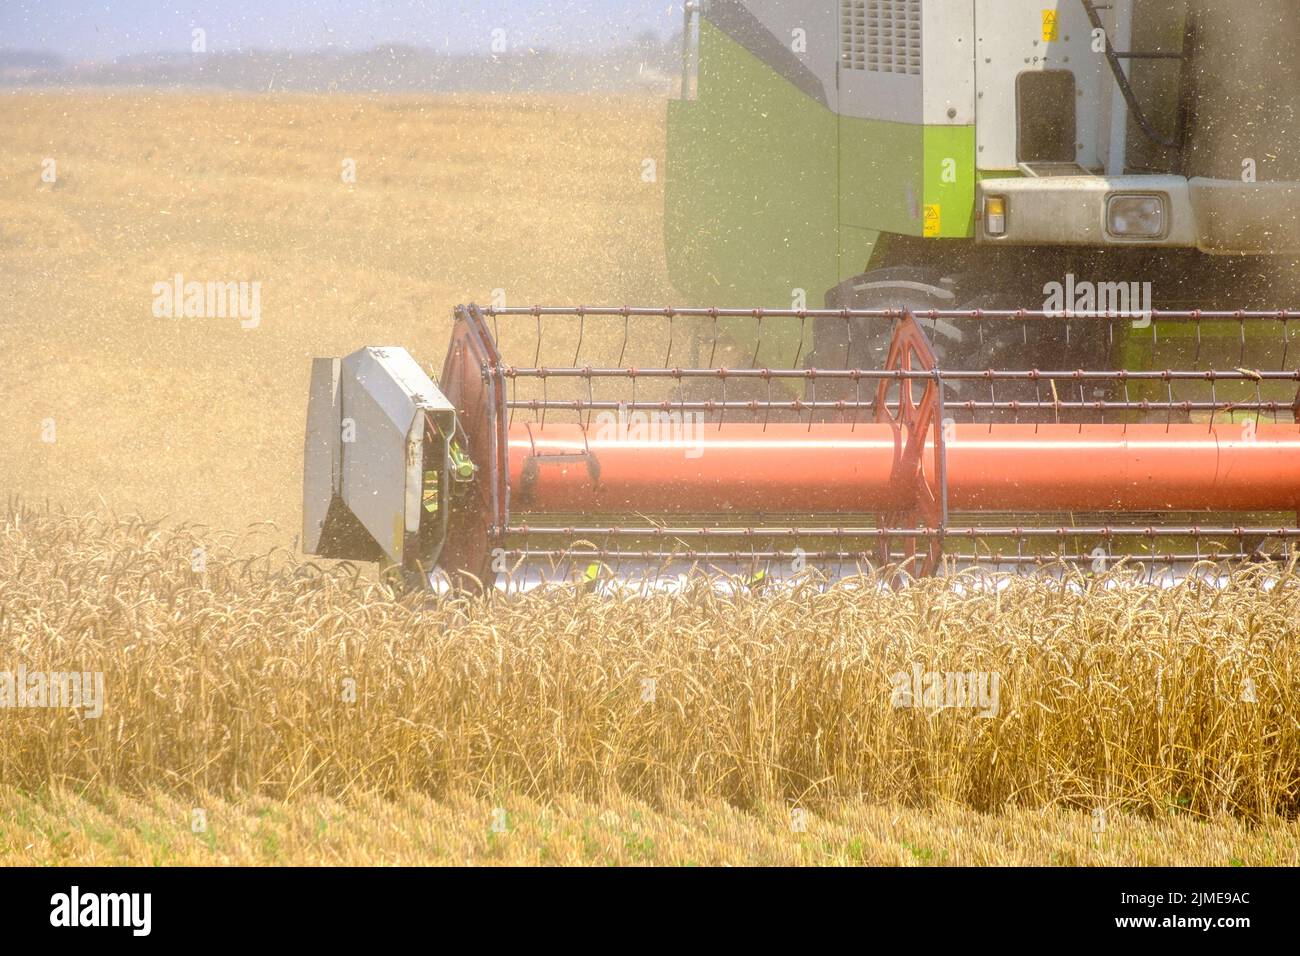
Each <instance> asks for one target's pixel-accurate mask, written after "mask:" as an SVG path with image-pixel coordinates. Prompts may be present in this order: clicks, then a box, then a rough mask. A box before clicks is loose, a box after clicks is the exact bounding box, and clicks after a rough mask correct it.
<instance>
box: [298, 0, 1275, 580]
mask: <svg viewBox="0 0 1300 956" xmlns="http://www.w3.org/2000/svg"><path fill="white" fill-rule="evenodd" d="M1239 8H1240V9H1239ZM1298 40H1300V5H1296V4H1293V3H1290V2H1284V0H1259V2H1257V3H1254V4H1240V5H1237V4H1231V5H1228V4H1214V5H1211V4H1210V3H1208V2H1206V0H1189V2H1177V0H1159V2H1157V0H1114V2H1112V3H1110V4H1108V5H1106V6H1102V5H1100V4H1096V3H1093V2H1090V0H843V2H839V0H835V2H832V0H818V2H807V3H791V2H778V0H752V2H738V0H711V2H706V3H704V4H699V3H690V4H688V5H687V13H686V30H685V49H684V60H683V80H682V98H681V99H679V100H676V101H674V102H672V103H671V104H670V112H669V156H668V166H667V168H668V179H667V184H666V195H667V211H666V224H667V249H668V258H669V265H670V268H671V271H672V274H673V281H674V283H675V284H676V285H677V287H678V289H679V290H680V291H682V292H683V293H685V294H689V295H692V296H699V297H701V298H704V297H707V298H706V301H711V302H713V303H715V305H714V307H710V308H695V309H672V308H587V307H570V308H543V307H532V308H505V307H500V308H486V309H485V308H479V307H476V306H462V307H459V308H457V309H456V312H455V316H454V328H453V332H452V341H451V347H450V349H449V351H448V353H447V356H446V360H445V363H444V365H443V367H442V372H441V376H440V378H439V379H438V383H437V384H436V385H435V384H434V382H433V381H432V380H431V379H430V378H429V376H428V375H426V373H425V372H424V371H423V370H422V369H421V368H420V366H419V365H418V364H417V363H416V362H415V361H414V359H412V358H411V356H410V355H409V354H408V353H407V352H406V351H405V350H404V349H401V348H396V347H390V348H363V349H361V350H360V351H358V352H355V353H353V354H352V355H350V356H348V357H346V358H343V359H337V358H325V359H317V360H316V361H315V364H314V366H313V374H312V391H311V401H310V407H309V412H308V422H307V444H306V468H305V472H306V477H305V487H304V537H303V541H304V550H305V551H307V552H308V553H311V554H319V555H322V556H326V557H333V558H347V559H353V560H376V561H384V562H387V563H389V564H391V565H393V566H395V567H399V568H401V569H402V571H403V572H404V573H405V574H406V575H407V576H408V578H409V579H410V580H412V581H413V582H418V583H419V584H420V585H426V584H432V585H433V586H446V585H451V586H471V587H479V586H492V585H496V586H498V587H508V588H512V587H528V586H532V585H534V584H536V583H537V582H539V581H543V580H552V581H554V580H563V581H567V582H574V581H577V582H579V583H584V582H585V583H587V584H590V585H592V586H604V583H605V582H607V581H608V582H621V581H626V580H633V581H637V582H652V583H653V584H655V585H657V586H676V585H677V584H679V583H680V582H681V581H682V580H683V579H684V577H685V576H686V575H688V574H689V573H690V572H691V571H692V570H703V571H708V572H713V573H720V574H723V575H726V576H727V578H726V579H727V580H729V581H731V582H737V581H739V582H740V583H741V584H742V585H745V586H749V585H753V584H755V583H756V582H759V581H767V580H772V579H781V578H788V577H792V576H798V575H799V574H800V573H801V572H802V571H804V570H805V569H806V568H809V567H814V568H818V569H820V570H821V571H823V572H824V573H825V574H826V576H827V578H831V579H833V578H836V577H841V576H844V575H849V574H855V573H858V572H860V571H861V570H863V569H865V568H867V567H872V568H882V567H890V568H892V569H895V571H894V573H896V574H897V573H903V572H905V574H906V575H918V574H931V573H945V572H949V571H951V570H953V569H956V568H967V567H971V566H980V567H988V568H990V569H994V570H998V571H1017V572H1019V571H1021V570H1024V569H1034V568H1040V569H1041V568H1043V567H1051V568H1054V569H1061V568H1064V567H1070V566H1081V567H1082V568H1083V569H1084V570H1085V571H1086V570H1095V571H1100V570H1104V569H1106V568H1109V567H1111V566H1112V565H1113V564H1114V563H1115V562H1116V561H1119V560H1121V559H1122V558H1124V557H1126V556H1128V557H1131V559H1132V560H1133V561H1134V562H1135V563H1138V564H1139V565H1140V566H1141V567H1143V568H1145V569H1147V570H1148V571H1150V572H1151V573H1155V572H1156V571H1158V570H1160V569H1165V572H1166V574H1167V576H1168V577H1169V578H1171V579H1172V578H1176V577H1178V576H1179V575H1181V574H1185V573H1186V572H1187V570H1188V569H1189V568H1191V567H1193V566H1194V565H1196V564H1197V563H1198V562H1201V561H1207V560H1208V561H1213V562H1215V563H1216V564H1219V563H1222V562H1244V561H1252V562H1256V561H1257V562H1284V561H1289V560H1290V559H1291V557H1292V555H1293V554H1294V552H1295V548H1296V544H1297V539H1300V527H1297V520H1296V515H1297V511H1298V510H1300V423H1298V422H1300V403H1298V401H1297V394H1298V390H1300V370H1297V368H1296V367H1294V364H1293V363H1292V364H1288V363H1289V359H1290V353H1291V348H1290V336H1291V327H1292V325H1293V324H1295V323H1296V322H1297V321H1300V313H1297V312H1288V311H1279V310H1277V309H1276V306H1275V304H1274V306H1273V307H1269V304H1268V303H1267V302H1266V301H1264V302H1262V301H1260V298H1261V297H1264V298H1265V299H1267V298H1268V297H1270V296H1272V295H1280V294H1284V295H1290V294H1292V291H1291V288H1290V287H1289V286H1288V285H1287V283H1288V281H1290V280H1292V279H1294V278H1295V275H1296V272H1295V264H1294V261H1293V260H1294V257H1296V256H1300V143H1295V144H1288V143H1287V141H1286V139H1287V137H1290V138H1291V139H1293V140H1294V139H1296V136H1295V133H1296V131H1297V130H1300V66H1297V62H1300V61H1296V60H1295V59H1294V58H1292V57H1291V52H1292V46H1293V45H1294V43H1295V42H1296V41H1298ZM864 264H865V270H864V268H863V266H864ZM1134 280H1138V281H1136V282H1135V281H1134ZM809 288H812V289H817V288H821V289H828V290H829V291H828V292H826V295H825V305H826V307H825V308H822V309H816V308H814V309H809V308H807V307H806V305H805V302H804V299H805V292H804V290H806V289H809ZM747 296H753V298H746V297H747ZM755 301H758V302H764V303H767V304H768V305H771V306H776V307H768V308H753V307H752V303H753V302H755ZM742 302H746V303H747V304H745V305H742V304H740V303H742ZM1027 304H1032V306H1033V307H1032V308H1025V306H1026V305H1027ZM507 355H509V356H510V358H507ZM900 568H901V569H902V571H899V570H898V569H900Z"/></svg>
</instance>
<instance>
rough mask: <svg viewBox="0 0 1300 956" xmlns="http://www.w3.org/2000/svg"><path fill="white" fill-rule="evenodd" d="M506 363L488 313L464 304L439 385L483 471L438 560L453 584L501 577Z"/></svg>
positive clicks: (451, 526) (454, 520) (454, 514)
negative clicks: (495, 554)
mask: <svg viewBox="0 0 1300 956" xmlns="http://www.w3.org/2000/svg"><path fill="white" fill-rule="evenodd" d="M501 364H502V363H501V355H500V353H499V352H498V351H497V346H496V341H495V339H494V338H493V336H492V334H491V331H490V330H489V329H488V327H487V322H486V320H485V318H484V316H483V313H482V311H481V310H480V309H479V307H478V306H476V305H471V306H458V307H457V309H456V312H455V325H454V326H453V328H452V333H451V347H450V348H449V349H448V350H447V358H446V360H445V361H444V363H443V366H442V377H441V378H440V380H439V382H438V388H439V389H440V390H441V391H442V393H443V394H444V395H445V396H446V397H447V400H448V401H449V402H451V403H452V405H454V406H455V407H456V416H457V419H458V421H459V424H460V427H461V429H463V431H464V439H465V443H466V445H467V447H466V448H465V451H466V452H467V453H468V454H469V456H470V458H471V459H472V460H473V462H474V463H475V464H476V465H477V466H478V474H477V476H476V477H475V479H474V484H473V486H472V487H471V488H470V489H469V490H468V491H467V492H466V494H468V495H469V496H470V497H471V500H472V501H473V505H472V506H470V507H459V508H454V509H453V510H452V514H451V519H450V523H449V526H448V529H447V541H446V544H445V545H444V546H443V550H442V555H441V558H440V560H439V561H438V564H439V566H441V567H442V568H443V569H444V570H445V571H446V572H447V573H448V574H449V576H450V577H451V578H452V580H453V583H455V584H457V585H462V586H466V587H472V586H473V583H474V582H473V581H472V580H458V579H463V578H464V576H465V575H472V576H473V579H475V580H477V581H478V582H479V583H481V584H482V585H483V586H484V587H491V586H492V583H493V582H494V580H495V577H496V572H495V571H494V570H493V561H492V549H493V548H499V547H504V544H503V539H502V538H501V533H500V531H499V530H498V529H501V528H504V527H505V526H506V525H507V524H508V523H509V487H508V484H507V482H508V478H509V474H510V470H509V467H508V465H507V459H506V449H507V441H506V427H507V424H508V423H507V421H506V404H505V402H506V399H505V380H504V378H503V377H502V375H501V373H500V368H501Z"/></svg>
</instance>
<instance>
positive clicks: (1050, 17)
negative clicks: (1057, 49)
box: [1043, 10, 1060, 43]
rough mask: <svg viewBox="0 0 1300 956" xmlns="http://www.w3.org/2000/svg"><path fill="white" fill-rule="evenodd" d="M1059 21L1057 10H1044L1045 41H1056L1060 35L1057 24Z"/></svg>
mask: <svg viewBox="0 0 1300 956" xmlns="http://www.w3.org/2000/svg"><path fill="white" fill-rule="evenodd" d="M1058 22H1059V21H1058V19H1057V11H1055V10H1044V11H1043V42H1044V43H1055V42H1056V40H1057V37H1059V36H1060V33H1059V27H1058V26H1057V24H1058Z"/></svg>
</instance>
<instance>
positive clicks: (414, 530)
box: [304, 306, 1300, 587]
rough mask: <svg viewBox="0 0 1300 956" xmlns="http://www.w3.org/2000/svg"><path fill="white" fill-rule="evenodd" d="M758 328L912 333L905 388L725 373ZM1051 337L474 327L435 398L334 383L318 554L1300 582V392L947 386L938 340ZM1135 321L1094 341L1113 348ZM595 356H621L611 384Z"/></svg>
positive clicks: (1196, 376) (823, 316)
mask: <svg viewBox="0 0 1300 956" xmlns="http://www.w3.org/2000/svg"><path fill="white" fill-rule="evenodd" d="M1154 318H1155V320H1156V322H1155V324H1153V326H1152V329H1153V330H1154V329H1157V328H1159V327H1162V326H1163V327H1168V326H1169V324H1171V323H1173V324H1182V325H1186V326H1188V327H1189V328H1191V329H1199V327H1200V326H1201V325H1202V324H1207V323H1213V324H1215V325H1216V326H1221V325H1222V324H1223V323H1225V322H1226V323H1232V324H1235V325H1237V326H1238V327H1239V330H1240V337H1241V341H1242V354H1243V355H1245V354H1246V342H1247V341H1248V339H1249V338H1250V337H1251V336H1254V335H1258V334H1263V331H1262V330H1263V329H1264V328H1266V327H1270V326H1271V327H1273V328H1274V329H1275V330H1276V332H1277V334H1279V335H1280V336H1281V337H1282V339H1285V338H1286V336H1287V334H1288V325H1289V323H1290V322H1292V321H1294V318H1295V316H1294V315H1293V314H1292V313H1288V312H1275V313H1261V312H1232V313H1203V312H1202V313H1198V312H1180V313H1161V314H1158V315H1156V316H1154ZM735 320H743V321H747V322H751V323H754V324H755V326H762V325H768V326H775V325H791V324H792V325H795V326H796V327H798V328H800V329H801V334H804V333H805V332H811V330H812V329H813V328H815V327H816V325H818V324H823V323H842V324H845V325H847V326H849V327H853V326H854V325H856V324H858V323H861V322H864V321H869V322H873V323H879V324H883V325H885V326H886V327H889V328H892V338H891V346H890V349H889V353H888V357H887V360H886V362H885V363H884V366H883V367H882V368H857V367H851V366H849V365H848V364H844V365H841V366H839V367H833V368H822V367H818V368H797V367H791V368H771V367H765V366H763V365H762V364H761V363H760V362H758V361H757V359H759V357H760V356H759V352H761V349H760V350H759V351H756V352H755V353H754V354H753V355H752V356H749V357H748V360H747V361H744V362H742V363H738V364H719V363H717V361H716V360H717V358H718V356H719V355H720V354H724V353H725V354H727V355H728V357H734V356H732V354H731V353H734V349H729V348H728V346H727V343H726V342H725V340H724V338H723V337H722V336H721V335H719V334H713V335H710V334H709V333H708V331H707V330H708V329H716V327H717V325H718V323H720V322H723V321H735ZM1053 320H1055V316H1054V315H1053V314H1050V313H1046V312H1030V311H1014V312H982V311H981V312H961V313H957V312H938V311H935V312H932V313H927V314H922V315H918V314H915V313H913V312H912V311H909V310H906V309H899V310H875V311H871V312H863V311H855V310H849V309H844V310H763V309H755V310H748V311H744V310H722V309H671V308H668V309H646V308H584V307H577V308H541V307H536V308H523V309H480V308H478V307H476V306H465V307H460V308H458V309H456V311H455V319H454V327H453V333H452V342H451V347H450V349H449V350H448V353H447V356H446V361H445V363H444V365H443V369H442V374H441V377H440V379H439V382H438V384H437V385H435V384H434V383H433V382H432V381H431V380H430V379H429V378H428V377H427V376H426V375H425V374H424V373H423V372H422V371H421V370H420V369H419V367H418V366H417V365H416V363H415V362H414V360H412V359H411V358H410V357H409V355H407V354H406V353H405V351H404V350H402V349H394V348H387V349H363V350H361V351H360V352H357V353H354V354H353V355H351V356H348V357H347V358H344V359H341V360H339V359H322V360H317V365H316V375H315V386H314V388H313V396H312V404H311V410H310V413H309V424H308V436H307V479H306V484H305V494H306V505H305V515H306V522H307V524H306V527H305V529H304V540H305V542H307V550H308V551H309V552H311V553H316V554H321V555H324V556H327V557H340V558H351V559H374V558H376V557H379V558H382V559H384V560H387V561H388V562H390V563H392V564H394V565H399V566H401V567H402V568H403V569H404V570H405V571H406V572H408V574H410V575H411V576H412V577H413V579H415V580H418V581H421V582H425V581H429V582H431V583H433V584H438V583H440V582H443V583H445V582H450V583H453V584H458V585H471V586H475V587H477V586H482V585H491V584H494V583H496V584H501V585H503V586H520V587H522V586H527V585H529V584H535V583H538V582H540V581H543V580H552V581H554V580H565V581H574V580H576V581H580V582H581V581H587V582H593V581H599V580H601V579H603V578H607V577H608V578H619V579H624V578H636V579H647V578H650V579H654V580H656V581H659V582H673V581H679V580H681V579H682V578H683V576H685V575H686V574H688V573H689V572H690V571H691V570H692V569H694V570H702V571H708V572H714V573H722V574H726V575H730V576H739V577H740V578H741V579H742V580H745V581H756V580H772V579H774V578H781V577H787V576H790V575H792V574H795V573H797V572H798V571H800V570H802V569H803V568H805V567H807V566H810V565H812V566H817V567H819V568H821V569H823V570H824V571H825V572H826V573H827V574H828V575H829V576H842V575H845V574H851V573H856V572H858V571H861V570H864V569H865V568H866V567H868V566H869V567H873V568H880V567H883V566H887V565H888V566H896V565H898V564H900V563H904V564H906V565H907V567H908V570H909V571H910V572H911V573H914V574H915V573H935V572H942V571H944V570H946V569H951V568H953V567H959V566H971V565H980V566H988V567H990V568H993V569H1000V570H1019V569H1024V568H1031V567H1035V566H1042V565H1054V564H1057V563H1058V562H1062V561H1064V562H1069V563H1079V564H1084V565H1086V566H1087V567H1091V568H1097V569H1099V568H1101V567H1105V566H1108V565H1109V564H1110V563H1112V562H1114V561H1116V560H1118V559H1119V558H1120V557H1122V556H1123V555H1125V554H1132V555H1134V556H1135V557H1137V558H1138V559H1140V560H1142V561H1143V562H1145V563H1146V564H1147V565H1148V566H1150V567H1152V568H1155V567H1166V568H1173V569H1175V570H1178V569H1183V570H1185V569H1186V568H1187V567H1188V566H1190V565H1192V564H1194V563H1195V562H1197V561H1201V560H1216V561H1243V560H1286V559H1289V557H1290V555H1291V553H1292V550H1293V548H1294V544H1295V541H1296V539H1297V538H1300V528H1297V527H1295V524H1296V522H1295V514H1296V512H1297V510H1300V424H1297V404H1296V392H1297V388H1300V372H1297V371H1294V370H1286V369H1285V368H1282V369H1250V368H1245V367H1229V368H1223V369H1214V368H1208V369H1207V368H1201V369H1165V370H1147V371H1127V370H1122V369H1121V370H1107V369H1058V370H1040V369H985V370H969V369H966V370H962V369H958V370H946V369H943V368H940V367H939V366H938V365H937V364H936V362H935V356H934V351H933V349H932V348H931V346H930V344H929V337H928V335H927V331H926V327H927V326H933V325H935V324H936V323H963V324H967V325H970V326H972V327H973V328H975V329H976V330H978V329H979V328H990V327H994V326H997V325H999V324H1003V323H1019V324H1020V325H1021V326H1024V327H1026V328H1029V327H1031V326H1033V324H1034V323H1037V322H1046V321H1053ZM1129 321H1130V320H1127V319H1122V318H1120V317H1118V316H1091V317H1077V318H1074V319H1072V320H1071V323H1072V324H1074V325H1094V326H1100V327H1101V328H1102V329H1103V330H1104V331H1105V334H1110V328H1111V327H1112V326H1115V325H1117V324H1125V323H1127V322H1129ZM555 325H560V326H563V327H564V328H563V334H559V333H558V332H557V331H556V330H555V329H552V330H551V331H549V332H548V326H555ZM760 334H761V333H760ZM1153 334H1154V332H1153ZM503 339H504V340H507V341H510V342H511V343H512V344H513V345H514V346H515V348H516V349H517V350H518V351H519V353H520V355H521V356H522V357H523V358H524V359H526V362H525V363H524V364H516V363H514V362H510V361H507V360H506V359H505V358H504V356H503V354H502V351H501V341H502V340H503ZM650 342H656V343H659V345H660V347H662V348H663V349H665V351H663V352H659V353H654V354H652V352H653V347H651V346H648V343H650ZM560 343H572V344H566V345H562V344H560ZM584 343H588V347H592V348H595V347H597V343H598V346H599V348H600V350H601V354H617V355H618V356H619V358H618V360H617V361H615V362H612V363H608V364H592V363H590V362H588V361H587V360H586V359H585V358H584V356H583V349H584ZM674 350H678V351H681V352H683V353H686V354H687V356H688V357H691V358H694V359H696V361H694V362H689V363H685V364H682V363H679V362H678V361H677V359H676V358H675V355H674ZM544 352H545V353H546V354H545V355H544V354H543V353H544ZM633 353H639V354H637V355H636V358H637V359H638V361H637V362H636V363H635V364H634V363H633V362H631V361H629V360H628V359H629V357H630V356H632V355H633ZM706 353H707V355H708V357H709V361H707V362H705V361H703V358H704V355H705V354H706ZM848 354H851V353H848V352H846V358H847V356H848ZM642 360H644V361H642Z"/></svg>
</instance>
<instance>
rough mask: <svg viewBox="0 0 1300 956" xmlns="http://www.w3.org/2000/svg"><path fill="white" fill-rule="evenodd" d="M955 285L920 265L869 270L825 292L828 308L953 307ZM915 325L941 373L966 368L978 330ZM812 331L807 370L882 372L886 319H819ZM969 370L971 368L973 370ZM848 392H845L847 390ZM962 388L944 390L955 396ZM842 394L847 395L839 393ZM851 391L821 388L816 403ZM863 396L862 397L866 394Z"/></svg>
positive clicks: (926, 322)
mask: <svg viewBox="0 0 1300 956" xmlns="http://www.w3.org/2000/svg"><path fill="white" fill-rule="evenodd" d="M957 303H958V291H957V281H956V280H955V279H953V278H952V277H950V276H946V275H945V274H944V273H942V272H940V271H938V270H935V269H928V268H925V267H921V266H889V267H887V268H883V269H873V270H872V271H870V272H867V273H864V274H863V275H860V276H855V277H854V278H852V279H849V280H847V281H845V282H841V283H840V284H839V285H837V286H836V287H835V288H833V289H831V290H830V291H829V292H827V293H826V308H828V309H843V308H851V309H911V310H912V311H913V312H925V311H929V310H931V309H941V310H950V309H955V308H957ZM917 321H918V322H919V323H920V324H921V327H922V328H923V329H924V330H925V334H926V336H927V337H928V338H929V339H930V344H931V346H932V347H933V348H934V351H935V357H936V359H937V361H938V363H939V367H940V368H964V367H967V362H968V361H969V359H971V358H973V357H974V353H975V351H976V349H977V348H978V339H977V331H976V330H975V329H974V327H973V325H971V324H970V323H956V322H952V321H949V320H945V319H927V318H921V317H919V316H918V319H917ZM820 326H821V327H820V328H816V329H814V331H813V348H812V351H811V353H810V354H809V356H808V362H807V366H808V367H810V368H832V369H841V368H860V369H882V368H884V367H885V362H886V360H887V359H888V357H889V344H890V342H891V341H892V339H893V335H894V323H893V322H892V321H891V320H889V319H871V318H862V319H850V320H849V321H847V322H845V321H844V320H843V319H823V320H820ZM972 367H973V366H972ZM846 390H847V391H846ZM961 391H962V389H960V388H952V387H950V388H949V389H948V394H949V396H951V397H954V398H955V397H956V396H957V395H958V394H959V393H960V392H961ZM840 393H845V394H840ZM849 393H853V394H856V392H855V390H854V389H853V388H852V386H846V387H842V388H839V389H830V388H828V387H827V385H826V384H823V385H822V387H821V389H820V394H819V398H821V399H823V400H825V399H827V398H830V399H832V400H835V399H841V398H851V397H853V394H849ZM863 394H864V395H865V394H866V391H865V389H864V392H863Z"/></svg>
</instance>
